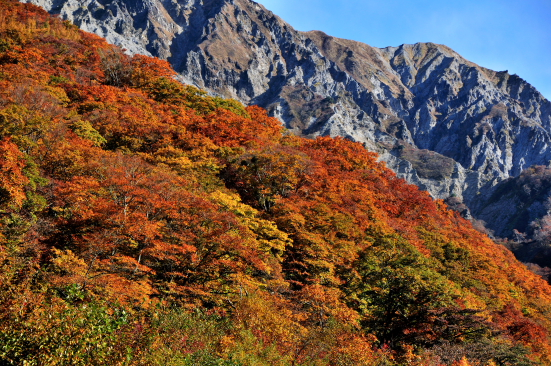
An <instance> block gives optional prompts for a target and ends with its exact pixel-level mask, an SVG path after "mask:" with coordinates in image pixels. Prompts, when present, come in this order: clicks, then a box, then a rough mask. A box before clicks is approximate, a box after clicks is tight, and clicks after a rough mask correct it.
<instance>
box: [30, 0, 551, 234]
mask: <svg viewBox="0 0 551 366" xmlns="http://www.w3.org/2000/svg"><path fill="white" fill-rule="evenodd" d="M27 1H29V2H33V3H35V4H37V5H40V6H43V7H44V8H46V9H47V10H48V11H50V12H51V13H54V14H60V16H61V17H62V18H64V19H68V20H70V21H72V22H74V23H75V24H77V25H78V26H80V27H81V28H82V29H83V30H86V31H89V32H94V33H96V34H98V35H100V36H102V37H105V38H106V39H107V40H108V41H109V42H112V43H114V44H118V45H120V46H122V47H124V48H126V49H127V51H128V52H129V53H131V54H136V53H140V54H145V55H153V56H156V57H160V58H162V59H166V60H168V61H170V63H171V64H172V65H173V67H174V68H175V70H176V71H177V72H178V73H179V75H180V76H179V77H180V80H182V81H184V82H186V83H189V84H192V85H196V86H198V87H200V88H204V89H205V90H208V91H209V92H211V93H214V94H216V95H220V96H223V97H227V98H234V99H237V100H239V101H241V102H243V103H245V104H248V105H252V104H256V105H259V106H262V107H264V108H266V109H268V111H269V112H270V115H272V116H275V117H277V118H278V119H280V120H281V121H282V122H283V123H284V124H285V126H286V127H287V128H288V129H290V130H291V131H293V132H295V133H296V134H299V135H302V136H309V137H314V136H320V135H330V136H343V137H345V138H349V139H352V140H354V141H359V142H363V143H365V144H366V146H367V147H368V148H369V149H371V150H373V151H376V152H378V153H379V154H380V155H381V158H382V159H383V160H384V161H386V162H387V164H388V166H389V167H391V168H392V169H393V170H394V171H395V172H397V173H398V175H399V176H401V177H403V178H405V179H407V180H408V181H409V182H411V183H414V184H416V185H418V186H419V187H420V188H422V189H425V190H427V191H429V192H430V193H431V195H432V196H433V197H435V198H449V197H454V198H458V199H460V200H462V201H464V203H465V204H466V205H467V207H468V208H469V209H470V211H471V212H472V213H473V215H474V216H475V217H479V216H481V215H482V214H481V212H482V211H481V210H483V207H484V206H485V202H484V200H485V198H486V197H490V196H491V195H492V194H493V193H494V189H495V185H496V184H498V183H499V182H501V181H503V180H505V179H507V178H509V177H517V176H519V175H520V173H521V172H522V171H523V170H524V169H527V168H529V167H531V166H533V165H547V164H548V163H549V162H550V161H551V136H550V134H549V131H550V127H551V103H550V102H549V101H548V100H546V99H545V98H544V97H543V96H542V95H541V94H540V93H539V92H538V91H537V90H535V89H534V88H533V87H532V86H531V85H530V84H528V83H527V82H526V81H524V80H522V79H521V78H520V77H518V76H517V75H510V74H509V73H508V72H507V71H501V72H496V71H492V70H488V69H486V68H483V67H480V66H478V65H476V64H474V63H472V62H469V61H467V60H465V59H464V58H463V57H461V56H460V55H459V54H457V53H456V52H454V51H453V50H451V49H450V48H448V47H446V46H443V45H437V44H433V43H418V44H415V45H402V46H399V47H387V48H383V49H379V48H374V47H370V46H368V45H366V44H362V43H359V42H355V41H350V40H344V39H338V38H334V37H331V36H328V35H326V34H324V33H323V32H319V31H312V32H298V31H296V30H294V29H293V28H292V27H291V26H290V25H289V24H287V23H285V22H284V21H283V20H281V19H280V18H279V17H277V16H276V15H274V14H273V13H271V12H270V11H268V10H266V9H265V8H264V7H263V6H262V5H260V4H257V3H255V2H254V1H250V0H179V1H169V0H132V1H130V0H115V1H102V0H85V1H76V0H55V1H54V0H27ZM466 214H467V216H469V213H468V212H467V213H466ZM482 216H484V217H487V216H488V215H482ZM487 224H488V226H489V228H490V229H492V230H494V231H496V232H500V233H502V235H511V231H507V230H505V227H504V226H503V223H502V222H501V221H499V220H497V221H488V222H487Z"/></svg>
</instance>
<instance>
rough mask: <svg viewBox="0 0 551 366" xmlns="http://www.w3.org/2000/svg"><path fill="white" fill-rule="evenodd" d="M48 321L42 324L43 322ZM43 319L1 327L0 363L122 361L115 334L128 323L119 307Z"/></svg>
mask: <svg viewBox="0 0 551 366" xmlns="http://www.w3.org/2000/svg"><path fill="white" fill-rule="evenodd" d="M46 319H47V321H44V320H46ZM46 319H40V318H39V319H37V318H34V319H33V318H32V317H29V318H16V319H14V321H12V326H11V327H10V328H8V329H6V328H4V327H1V328H0V360H2V361H3V362H4V363H6V364H7V365H75V366H76V365H82V366H84V365H105V364H113V363H112V362H113V361H114V360H116V359H117V358H118V359H122V358H123V357H125V356H126V355H122V354H121V353H120V350H118V349H116V348H115V347H114V345H115V341H116V339H117V334H116V332H117V331H118V330H119V329H120V328H121V327H122V326H124V325H125V324H127V323H128V314H127V313H126V312H125V311H124V310H121V309H119V308H112V307H108V306H105V305H99V304H94V303H92V304H86V305H80V306H74V307H73V306H71V307H68V308H66V309H65V310H63V311H54V312H52V313H50V314H49V316H47V317H46Z"/></svg>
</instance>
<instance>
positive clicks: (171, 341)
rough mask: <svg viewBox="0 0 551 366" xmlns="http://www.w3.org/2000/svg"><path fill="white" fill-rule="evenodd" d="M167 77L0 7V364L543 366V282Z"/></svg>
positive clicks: (328, 148)
mask: <svg viewBox="0 0 551 366" xmlns="http://www.w3.org/2000/svg"><path fill="white" fill-rule="evenodd" d="M174 75H175V72H174V71H173V70H172V69H171V68H170V65H169V64H168V63H167V62H166V61H163V60H159V59H157V58H151V57H147V56H143V55H134V56H129V55H126V54H124V53H123V52H122V51H121V50H120V49H119V48H117V47H115V46H112V45H109V44H108V43H106V42H105V40H103V39H101V38H99V37H98V36H96V35H93V34H90V33H86V32H83V31H81V30H79V29H78V27H76V26H75V25H73V24H71V23H70V22H67V21H62V20H60V19H57V18H54V17H51V16H50V15H49V14H48V13H47V12H45V11H44V10H42V9H41V8H39V7H37V6H34V5H32V4H21V3H19V2H17V1H15V0H0V364H1V365H6V366H20V365H21V366H22V365H36V366H38V365H75V366H77V365H78V366H84V365H87V366H88V365H91V366H99V365H128V366H134V365H136V366H139V365H155V366H161V365H162V366H165V365H181V366H191V365H217V366H221V365H223V366H249V365H259V366H293V365H294V366H307V365H319V366H332V365H358V366H372V365H389V366H398V365H406V364H407V365H412V366H427V365H435V366H436V365H437V366H443V365H445V366H461V365H463V366H473V365H517V366H521V365H522V366H526V365H530V366H532V365H551V336H550V331H551V312H550V309H551V286H550V285H549V284H548V283H547V282H545V281H544V280H543V279H542V278H540V277H539V276H537V275H535V274H534V273H532V272H530V271H529V270H528V269H527V268H526V267H525V266H524V265H523V264H521V263H520V262H519V261H517V260H516V259H515V258H514V256H513V255H512V254H511V253H510V252H509V251H508V250H507V249H506V248H504V247H503V246H501V245H498V244H496V243H495V242H493V241H492V240H490V239H489V238H488V237H487V236H485V235H483V234H482V233H480V232H479V231H477V230H475V229H474V228H473V227H472V225H471V223H470V222H468V221H467V220H465V219H463V218H462V217H461V216H460V215H459V214H458V213H457V212H453V211H450V210H449V209H448V207H447V206H446V205H445V204H444V203H443V202H442V201H440V200H434V199H432V198H431V197H430V196H429V194H427V193H426V192H423V191H420V190H419V189H418V188H417V187H416V186H414V185H410V184H408V183H407V182H405V181H404V180H403V179H400V178H398V177H397V176H396V175H395V174H394V173H393V172H392V171H391V170H389V169H388V168H387V167H386V166H385V164H384V163H381V162H378V161H377V155H376V154H375V153H372V152H369V151H368V150H366V149H365V148H364V146H363V145H362V144H361V143H358V142H352V141H349V140H347V139H343V138H340V137H338V138H331V137H318V138H315V139H309V138H304V137H300V136H295V135H293V134H289V133H288V132H287V131H286V130H285V129H284V128H283V126H282V125H281V123H280V121H279V120H277V119H276V118H273V117H270V116H268V114H267V112H266V110H263V109H262V108H260V107H257V106H249V107H245V106H244V105H242V104H240V103H239V102H237V101H235V100H229V99H224V98H221V97H218V96H212V95H208V94H207V93H206V92H204V91H201V90H199V89H197V88H195V87H193V86H189V85H184V84H181V83H180V82H178V81H176V80H174V78H173V76H174ZM408 149H410V147H407V146H405V147H404V148H403V150H404V154H410V155H412V156H415V157H416V159H420V160H422V159H424V157H425V156H426V157H427V159H429V160H431V159H433V158H434V157H433V156H432V155H431V154H430V152H424V151H421V152H415V151H413V152H411V151H410V150H408ZM415 154H417V155H415ZM542 169H543V170H542ZM542 169H540V170H534V172H533V173H532V174H530V176H526V177H522V179H524V180H523V181H522V182H521V184H520V183H519V184H520V186H519V187H524V186H528V187H533V189H539V188H537V187H539V186H541V187H542V188H541V191H542V192H543V191H544V190H545V188H544V187H545V186H546V184H547V181H546V180H545V179H544V178H540V177H543V176H545V174H546V172H545V169H544V168H542ZM538 179H539V180H540V183H538ZM515 184H516V183H515ZM521 189H522V188H521ZM542 229H545V227H543V226H542ZM539 232H540V234H541V235H544V234H545V230H539ZM538 235H539V234H538Z"/></svg>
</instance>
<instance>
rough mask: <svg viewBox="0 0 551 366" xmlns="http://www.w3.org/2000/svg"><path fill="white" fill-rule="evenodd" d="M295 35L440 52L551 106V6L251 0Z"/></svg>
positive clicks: (515, 1) (461, 0)
mask: <svg viewBox="0 0 551 366" xmlns="http://www.w3.org/2000/svg"><path fill="white" fill-rule="evenodd" d="M256 1H257V2H259V3H261V4H262V5H264V6H265V7H266V8H268V9H269V10H271V11H273V12H274V13H275V14H277V15H279V16H280V17H281V18H283V20H285V21H287V22H288V23H290V24H291V25H292V26H293V27H294V28H296V29H297V30H301V31H309V30H321V31H324V32H325V33H327V34H330V35H332V36H335V37H340V38H347V39H353V40H356V41H360V42H364V43H367V44H369V45H371V46H375V47H386V46H398V45H401V44H403V43H417V42H434V43H440V44H445V45H447V46H449V47H451V48H452V49H454V50H455V51H456V52H458V53H459V54H461V55H462V56H463V57H465V58H466V59H468V60H470V61H472V62H475V63H477V64H479V65H480V66H484V67H487V68H489V69H492V70H496V71H503V70H509V72H510V73H511V74H517V75H519V76H520V77H522V78H523V79H525V80H527V81H528V82H529V83H530V84H532V85H534V86H535V87H536V88H537V89H538V90H539V91H540V92H541V93H542V94H543V95H544V96H545V97H546V98H547V99H549V100H551V0H256Z"/></svg>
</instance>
